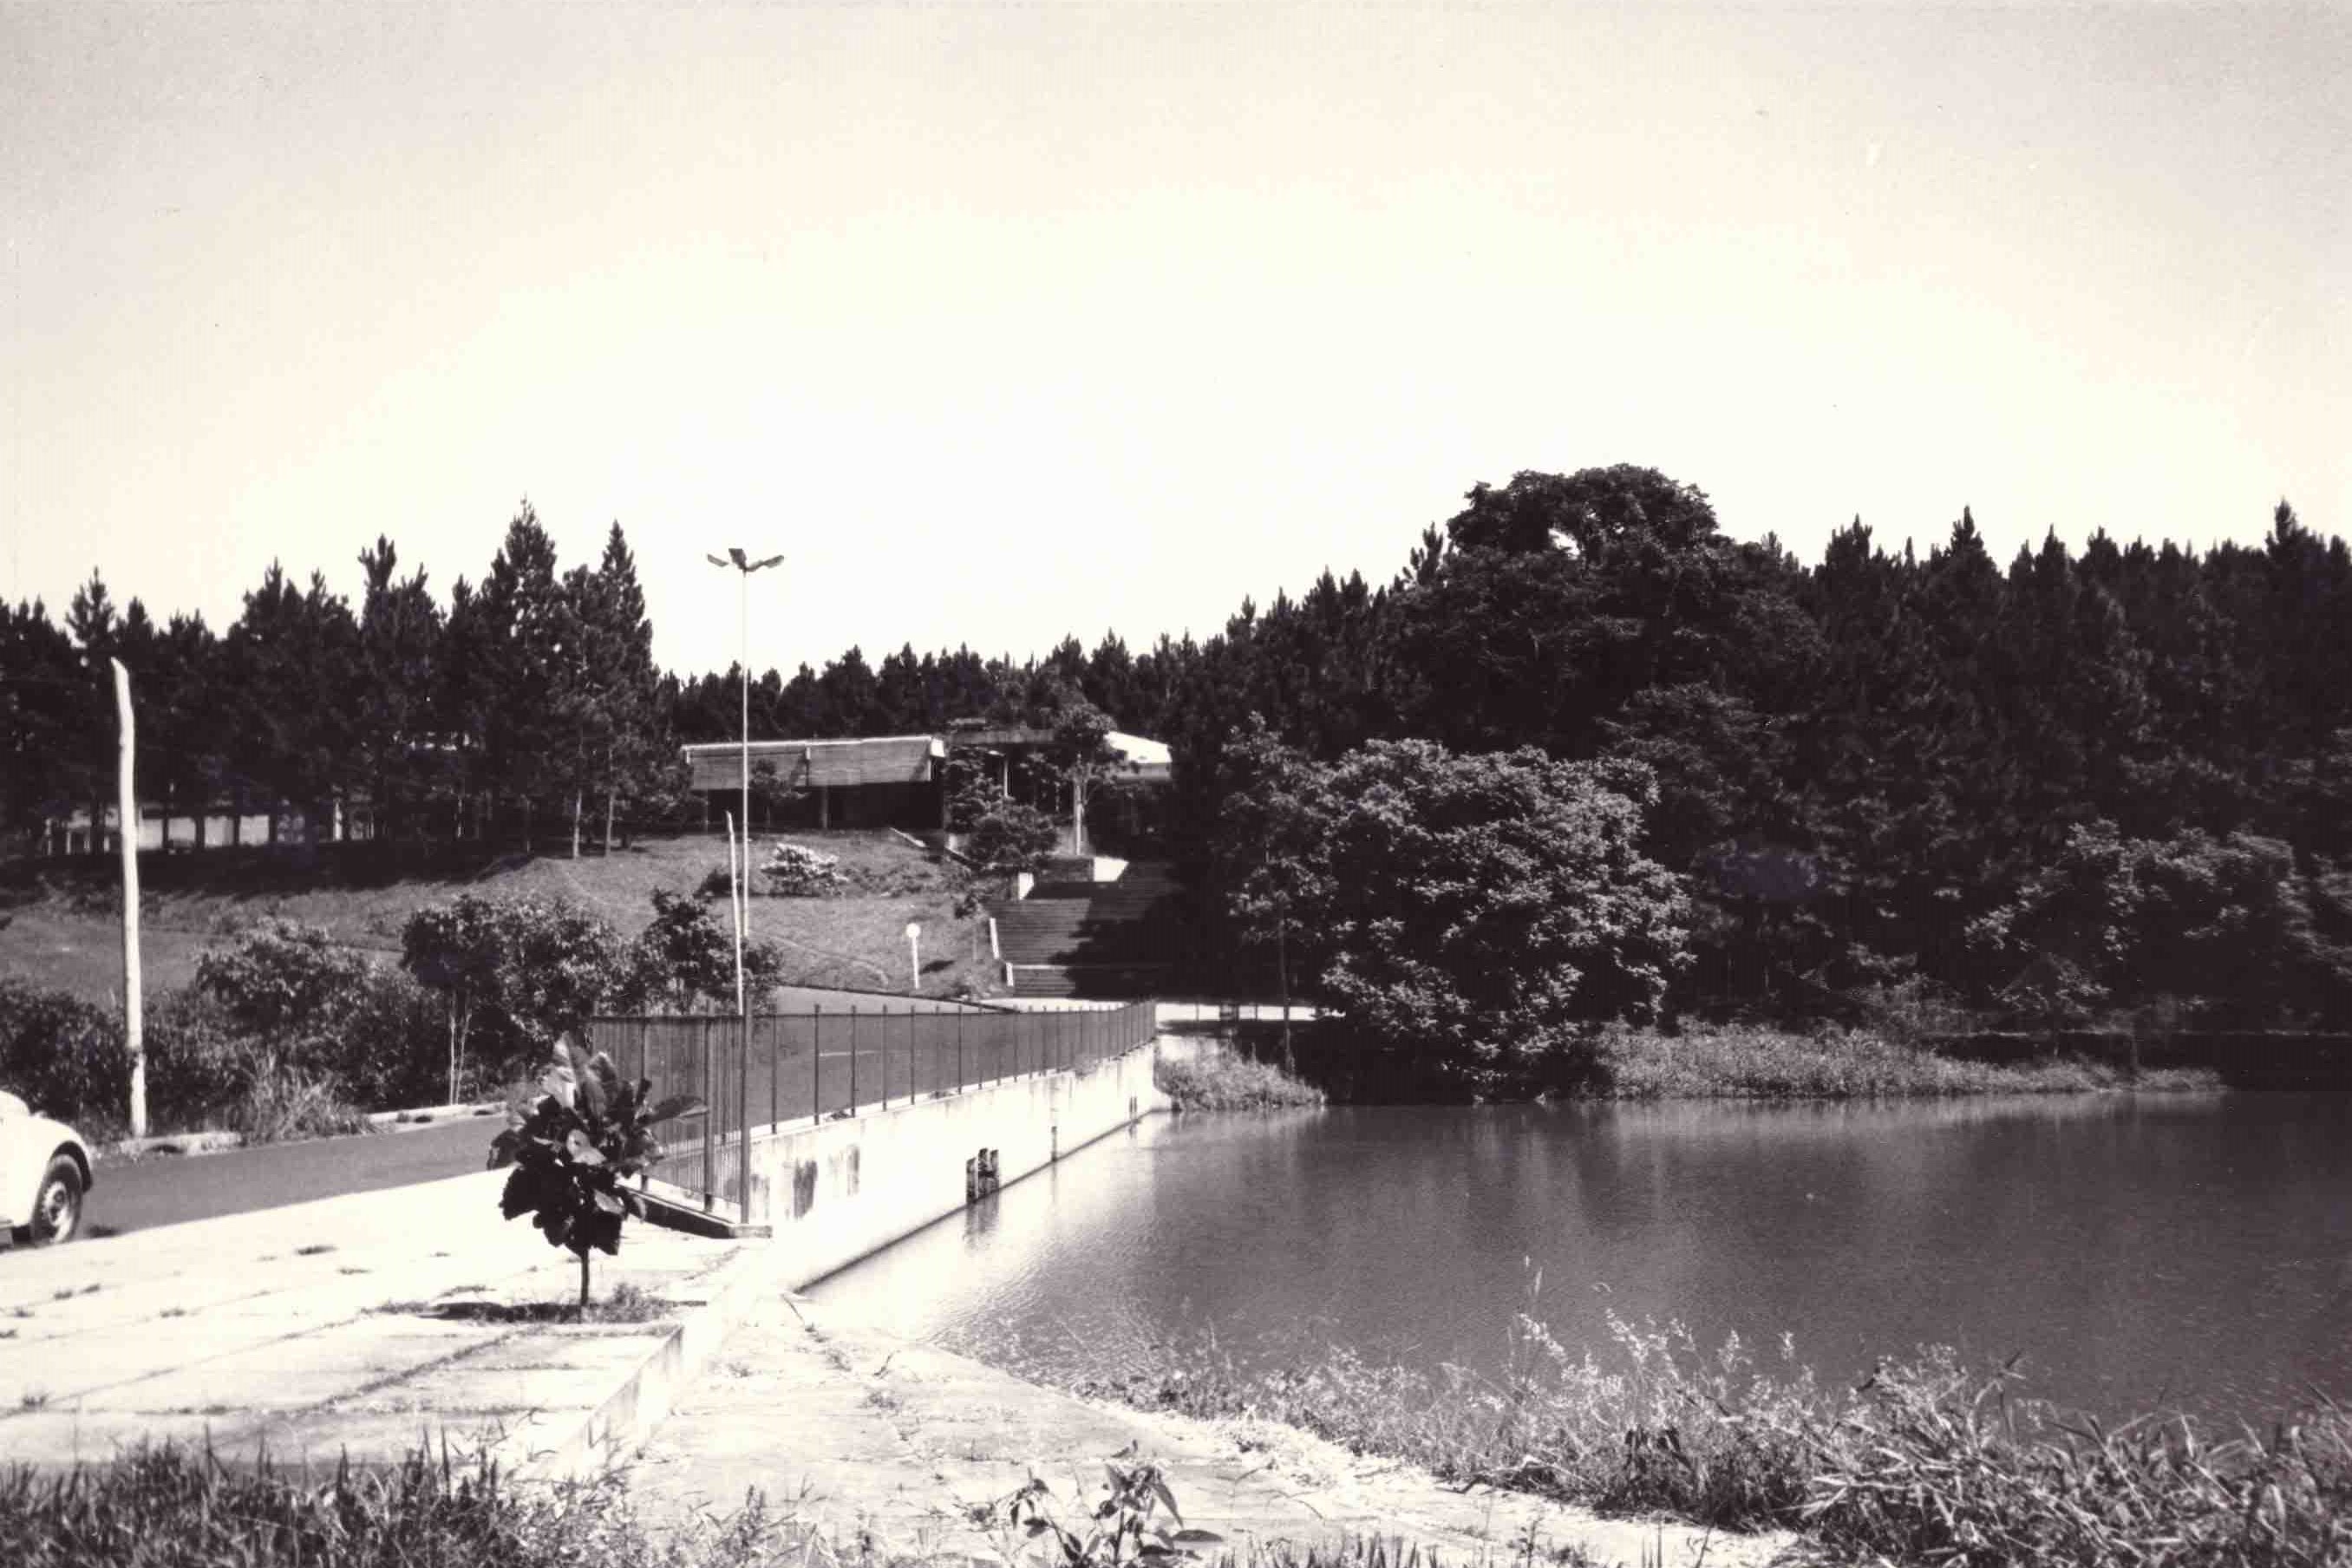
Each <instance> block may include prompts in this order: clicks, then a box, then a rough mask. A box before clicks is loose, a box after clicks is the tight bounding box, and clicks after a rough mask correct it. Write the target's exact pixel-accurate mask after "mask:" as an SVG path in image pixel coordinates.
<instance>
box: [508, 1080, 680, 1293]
mask: <svg viewBox="0 0 2352 1568" xmlns="http://www.w3.org/2000/svg"><path fill="white" fill-rule="evenodd" d="M539 1082H540V1088H541V1089H544V1090H545V1091H546V1092H545V1093H544V1094H542V1095H541V1097H540V1099H539V1101H538V1103H537V1104H535V1105H533V1106H532V1107H531V1108H530V1110H527V1111H526V1110H523V1109H522V1108H521V1107H520V1106H513V1107H510V1108H509V1110H508V1111H507V1130H506V1131H503V1132H501V1133H499V1135H498V1137H497V1138H496V1139H495V1140H494V1141H492V1142H491V1144H490V1169H492V1170H497V1169H499V1168H500V1167H501V1166H506V1165H511V1166H513V1167H514V1173H513V1174H511V1175H509V1177H508V1178H507V1184H506V1191H505V1192H504V1194H501V1195H500V1197H499V1212H500V1213H501V1214H503V1215H506V1217H507V1218H509V1219H513V1218H515V1217H516V1216H517V1215H526V1214H527V1215H530V1216H531V1224H532V1225H533V1226H536V1227H537V1228H538V1229H539V1232H540V1234H541V1235H542V1236H544V1237H547V1242H548V1245H549V1246H551V1247H570V1248H571V1249H572V1252H573V1253H574V1254H576V1255H577V1256H578V1257H579V1259H580V1307H581V1310H583V1311H585V1310H587V1307H588V1254H589V1253H590V1252H591V1251H603V1252H604V1253H606V1254H608V1255H613V1256H617V1255H618V1254H619V1253H620V1250H621V1221H622V1220H623V1219H624V1218H625V1216H627V1215H636V1216H637V1217H638V1218H640V1219H643V1218H644V1217H645V1213H646V1205H645V1199H644V1198H643V1197H642V1196H641V1195H640V1194H638V1193H637V1192H636V1191H635V1189H634V1188H632V1187H630V1186H628V1185H627V1182H628V1179H629V1178H630V1177H632V1176H635V1175H637V1174H639V1173H642V1172H643V1171H644V1170H645V1169H646V1167H647V1166H648V1165H651V1164H652V1163H654V1162H655V1161H656V1160H657V1159H659V1158H660V1157H661V1145H660V1143H659V1142H657V1141H656V1139H655V1137H654V1133H653V1127H654V1123H655V1122H656V1121H667V1120H668V1119H669V1118H671V1117H673V1116H690V1115H692V1114H694V1113H695V1112H696V1111H698V1110H701V1109H703V1104H702V1101H700V1100H696V1099H694V1098H692V1097H691V1096H688V1095H673V1096H671V1097H670V1098H669V1099H667V1100H660V1101H658V1102H656V1101H654V1100H652V1095H653V1087H654V1086H653V1084H652V1082H651V1080H649V1079H638V1080H637V1081H636V1082H635V1083H634V1084H632V1083H626V1082H624V1081H623V1080H622V1079H621V1075H620V1073H619V1072H618V1071H617V1070H615V1069H614V1066H613V1061H612V1058H609V1057H607V1056H605V1055H604V1053H603V1052H602V1051H598V1052H596V1053H595V1054H593V1055H591V1054H590V1053H589V1052H588V1051H586V1050H585V1049H583V1048H582V1047H581V1046H580V1045H579V1044H578V1043H576V1042H575V1041H573V1040H572V1038H571V1037H569V1036H566V1037H563V1038H562V1039H560V1040H558V1041H557V1042H556V1045H555V1060H554V1061H553V1062H552V1063H551V1065H550V1066H549V1068H548V1069H547V1072H546V1074H545V1076H544V1077H542V1078H541V1079H540V1080H539Z"/></svg>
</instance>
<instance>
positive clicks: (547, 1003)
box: [401, 893, 633, 1102]
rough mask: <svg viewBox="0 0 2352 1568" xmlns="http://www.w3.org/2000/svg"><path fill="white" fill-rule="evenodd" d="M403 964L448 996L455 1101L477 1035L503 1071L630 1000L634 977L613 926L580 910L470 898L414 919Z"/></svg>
mask: <svg viewBox="0 0 2352 1568" xmlns="http://www.w3.org/2000/svg"><path fill="white" fill-rule="evenodd" d="M401 964H402V967H404V968H405V969H406V970H407V971H408V972H409V973H411V974H412V975H414V976H415V978H416V980H417V982H418V983H419V984H422V985H425V987H427V988H428V989H430V990H433V991H436V992H439V993H440V994H442V996H443V998H444V1001H445V1005H446V1010H447V1018H448V1025H449V1091H450V1098H451V1100H452V1101H453V1102H454V1101H455V1100H457V1098H459V1096H460V1093H461V1091H462V1089H463V1088H464V1086H465V1085H466V1084H467V1082H469V1081H470V1079H469V1064H468V1060H467V1050H468V1047H469V1046H470V1045H471V1044H472V1043H473V1040H474V1037H475V1035H476V1034H477V1032H486V1033H487V1035H488V1040H489V1047H490V1048H489V1050H488V1052H486V1053H482V1054H483V1055H484V1056H485V1057H486V1058H487V1061H488V1068H490V1070H491V1071H493V1072H498V1071H503V1070H506V1069H507V1068H509V1067H510V1066H511V1065H513V1064H515V1063H517V1062H519V1061H522V1060H527V1059H529V1058H530V1057H531V1056H533V1055H535V1054H537V1053H538V1052H539V1051H541V1050H543V1049H545V1048H546V1047H547V1046H548V1044H549V1043H550V1042H551V1041H552V1040H553V1039H554V1038H555V1037H558V1036H560V1035H562V1034H563V1033H564V1032H565V1031H567V1030H572V1029H577V1028H579V1027H581V1026H583V1025H584V1024H585V1023H586V1022H587V1021H588V1019H589V1018H591V1017H592V1016H594V1015H595V1014H596V1012H597V1011H598V1010H599V1009H600V1008H603V1007H605V1006H608V1005H611V1004H612V1003H613V1002H614V1001H615V1000H616V999H619V998H622V997H625V996H626V994H628V991H629V987H630V984H631V980H632V973H633V972H632V967H631V964H630V963H629V953H628V951H627V949H626V948H625V946H624V944H623V943H622V942H621V941H620V939H619V938H618V937H616V936H615V935H614V932H613V930H612V928H611V927H610V926H607V925H606V924H605V923H604V921H601V920H599V919H598V918H597V917H596V916H595V915H593V914H592V913H590V912H589V911H588V910H583V909H582V908H581V907H579V906H578V905H576V904H572V903H570V902H567V901H565V900H560V899H545V898H537V897H528V896H526V897H518V898H505V899H486V898H483V897H481V896H480V895H478V894H474V893H460V894H459V895H458V896H457V898H455V899H453V900H450V901H449V902H448V903H446V904H439V905H434V906H430V907H428V908H425V909H422V910H417V911H416V913H415V914H414V915H411V916H410V917H409V919H408V923H407V924H406V925H405V926H404V928H403V929H402V931H401Z"/></svg>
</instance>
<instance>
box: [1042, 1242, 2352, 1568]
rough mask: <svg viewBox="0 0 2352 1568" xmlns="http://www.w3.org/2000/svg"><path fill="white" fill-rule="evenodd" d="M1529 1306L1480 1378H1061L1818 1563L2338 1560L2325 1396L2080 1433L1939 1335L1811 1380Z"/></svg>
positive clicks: (2330, 1409) (1785, 1348) (2274, 1564)
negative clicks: (1773, 1533)
mask: <svg viewBox="0 0 2352 1568" xmlns="http://www.w3.org/2000/svg"><path fill="white" fill-rule="evenodd" d="M1538 1278H1539V1277H1538ZM1533 1305H1534V1301H1533V1300H1532V1292H1531V1300H1530V1302H1529V1309H1530V1310H1528V1311H1524V1312H1521V1313H1520V1314H1518V1315H1517V1318H1516V1320H1515V1322H1514V1329H1513V1336H1512V1343H1513V1354H1512V1357H1511V1361H1510V1363H1509V1367H1508V1369H1507V1373H1506V1374H1505V1375H1504V1376H1503V1377H1502V1378H1501V1379H1500V1380H1499V1381H1488V1380H1485V1379H1481V1378H1478V1377H1475V1376H1474V1375H1472V1374H1471V1373H1467V1372H1466V1371H1464V1370H1463V1369H1460V1368H1448V1369H1446V1370H1445V1371H1444V1373H1441V1374H1438V1375H1435V1376H1432V1375H1431V1374H1428V1373H1422V1372H1419V1371H1416V1370H1413V1369H1410V1368H1403V1367H1384V1366H1376V1365H1373V1364H1370V1363H1367V1362H1365V1361H1363V1360H1362V1359H1361V1358H1360V1357H1359V1356H1357V1355H1356V1354H1354V1353H1353V1352H1349V1351H1348V1350H1346V1349H1345V1348H1335V1349H1332V1350H1329V1351H1328V1352H1324V1353H1323V1354H1322V1355H1320V1356H1319V1357H1312V1358H1307V1359H1305V1360H1303V1361H1302V1362H1300V1363H1298V1364H1295V1365H1294V1366H1292V1367H1289V1368H1286V1369H1285V1370H1282V1371H1279V1372H1272V1373H1240V1372H1237V1371H1236V1370H1235V1369H1234V1366H1233V1365H1232V1363H1230V1362H1229V1361H1226V1360H1223V1358H1221V1357H1220V1356H1218V1355H1217V1354H1216V1353H1215V1352H1213V1349H1212V1350H1209V1351H1207V1352H1202V1353H1199V1354H1196V1355H1193V1356H1192V1357H1190V1358H1188V1359H1186V1360H1184V1361H1181V1362H1175V1361H1171V1363H1169V1364H1168V1365H1165V1366H1162V1367H1160V1368H1158V1369H1155V1370H1152V1371H1150V1372H1147V1373H1139V1374H1137V1375H1133V1376H1129V1377H1127V1378H1124V1379H1120V1380H1118V1381H1116V1382H1114V1383H1111V1384H1097V1385H1095V1386H1092V1387H1089V1388H1086V1389H1083V1390H1082V1392H1089V1393H1097V1394H1110V1395H1112V1396H1114V1397H1118V1398H1121V1399H1124V1400H1126V1401H1128V1402H1129V1403H1132V1404H1137V1405H1143V1406H1145V1407H1147V1408H1163V1409H1173V1410H1176V1411H1179V1412H1181V1413H1183V1414H1187V1415H1194V1416H1201V1417H1207V1418H1222V1417H1231V1416H1238V1415H1250V1416H1255V1417H1259V1418H1264V1419H1267V1420H1273V1421H1279V1422H1284V1423H1286V1424H1289V1425H1291V1426H1298V1427H1300V1428H1302V1429H1304V1430H1307V1431H1309V1432H1312V1433H1315V1434H1316V1435H1318V1436H1322V1437H1325V1438H1328V1439H1329V1440H1331V1441H1334V1442H1337V1443H1339V1444H1341V1445H1343V1446H1345V1447H1349V1448H1350V1449H1352V1450H1354V1451H1356V1452H1359V1453H1365V1454H1377V1455H1383V1456H1389V1457H1392V1458H1401V1459H1404V1460H1407V1461H1409V1462H1412V1463H1413V1464H1416V1465H1420V1466H1422V1467H1424V1468H1428V1469H1430V1470H1431V1471H1433V1472H1434V1473H1435V1474H1436V1475H1437V1476H1439V1477H1440V1478H1441V1479H1445V1480H1447V1481H1451V1482H1454V1483H1455V1484H1464V1485H1466V1484H1472V1483H1484V1484H1488V1485H1493V1486H1497V1487H1502V1488H1507V1489H1514V1490H1518V1491H1524V1492H1530V1493H1535V1494H1538V1495H1542V1496H1547V1497H1551V1498H1556V1499H1559V1500H1564V1501H1569V1502H1574V1503H1580V1504H1583V1505H1585V1506H1589V1507H1592V1508H1595V1509H1598V1510H1603V1511H1607V1512H1613V1513H1651V1514H1657V1513H1663V1514H1670V1515H1674V1516H1675V1517H1679V1518H1683V1519H1686V1520H1689V1521H1693V1522H1696V1523H1700V1524H1706V1525H1711V1526H1716V1527H1719V1528H1725V1529H1730V1530H1739V1531H1748V1530H1757V1529H1765V1528H1779V1529H1788V1530H1793V1531H1798V1532H1800V1533H1801V1535H1802V1536H1803V1537H1804V1538H1806V1540H1807V1541H1808V1542H1810V1543H1811V1545H1812V1546H1813V1547H1814V1548H1816V1549H1818V1550H1819V1551H1820V1552H1822V1553H1823V1554H1826V1555H1827V1556H1829V1557H1830V1558H1832V1559H1835V1560H1841V1561H1852V1562H1887V1563H1937V1564H1958V1565H1966V1568H1977V1565H1983V1568H1991V1565H1993V1564H1997V1563H2049V1564H2082V1565H2084V1568H2088V1565H2091V1564H2100V1565H2105V1564H2113V1563H2138V1564H2149V1565H2171V1564H2183V1565H2185V1564H2189V1563H2200V1564H2203V1563H2218V1564H2247V1565H2253V1564H2263V1565H2270V1568H2305V1565H2306V1564H2307V1565H2311V1568H2317V1565H2319V1564H2323V1563H2335V1564H2341V1563H2345V1562H2347V1561H2352V1556H2347V1554H2352V1413H2347V1412H2346V1411H2344V1410H2342V1409H2339V1408H2336V1407H2335V1406H2333V1405H2323V1406H2322V1407H2321V1408H2320V1409H2319V1410H2318V1411H2316V1412H2315V1413H2314V1414H2312V1415H2309V1416H2307V1417H2305V1418H2304V1419H2302V1420H2300V1421H2298V1422H2295V1423H2293V1424H2286V1423H2282V1424H2281V1425H2279V1426H2277V1427H2275V1428H2274V1429H2273V1430H2272V1431H2271V1432H2269V1433H2267V1434H2263V1433H2257V1432H2253V1431H2251V1430H2248V1431H2243V1432H2241V1433H2240V1434H2238V1435H2236V1436H2231V1437H2227V1438H2224V1439H2221V1440H2218V1441H2217V1440H2215V1439H2213V1438H2212V1437H2210V1436H2209V1435H2208V1434H2207V1433H2205V1432H2203V1431H2201V1430H2200V1429H2199V1428H2198V1427H2197V1426H2194V1425H2193V1424H2192V1423H2190V1422H2189V1421H2188V1420H2187V1419H2185V1418H2176V1419H2170V1420H2161V1419H2158V1418H2154V1417H2150V1418H2145V1419H2142V1420H2139V1421H2136V1422H2132V1423H2129V1424H2126V1426H2120V1427H2116V1428H2103V1427H2100V1426H2097V1425H2095V1424H2094V1423H2091V1422H2088V1421H2085V1420H2083V1419H2081V1418H2079V1417H2074V1416H2070V1415H2066V1414H2065V1413H2063V1412H2060V1411H2057V1410H2054V1409H2053V1408H2051V1407H2049V1406H2047V1405H2040V1404H2038V1403H2035V1402H2032V1401H2027V1400H2022V1399H2017V1398H2013V1397H2012V1395H2011V1384H2010V1381H2009V1379H2008V1377H2007V1375H2006V1373H2005V1371H2003V1370H1997V1371H1994V1372H1992V1373H1973V1372H1971V1371H1969V1370H1968V1369H1966V1368H1964V1367H1963V1366H1961V1365H1960V1364H1959V1363H1958V1359H1957V1357H1955V1356H1954V1355H1953V1353H1952V1352H1949V1351H1942V1350H1935V1351H1928V1352H1922V1354H1921V1355H1920V1357H1919V1358H1918V1359H1916V1360H1915V1361H1913V1362H1910V1363H1893V1364H1886V1365H1882V1366H1881V1367H1880V1369H1879V1370H1878V1371H1877V1373H1874V1375H1873V1377H1872V1378H1871V1379H1870V1380H1869V1381H1868V1382H1866V1383H1865V1384H1864V1385H1863V1386H1862V1387H1860V1388H1858V1389H1853V1390H1844V1389H1837V1390H1831V1389H1825V1388H1823V1387H1822V1386H1821V1385H1820V1384H1819V1383H1818V1382H1817V1381H1816V1380H1815V1378H1814V1376H1813V1374H1812V1373H1811V1371H1810V1370H1809V1369H1807V1368H1805V1367H1803V1366H1801V1365H1800V1364H1799V1363H1798V1362H1797V1360H1796V1356H1795V1352H1794V1348H1793V1346H1792V1344H1791V1343H1790V1342H1789V1341H1788V1340H1787V1339H1786V1338H1784V1339H1783V1340H1782V1342H1781V1343H1780V1346H1779V1347H1778V1349H1777V1352H1776V1353H1775V1354H1774V1355H1773V1356H1772V1357H1771V1358H1770V1359H1769V1363H1767V1364H1760V1365H1759V1363H1758V1362H1757V1360H1756V1359H1755V1358H1754V1357H1753V1356H1752V1355H1751V1354H1750V1352H1749V1351H1748V1347H1746V1346H1745V1345H1743V1344H1742V1343H1741V1342H1739V1341H1738V1339H1737V1338H1736V1337H1735V1338H1734V1339H1732V1340H1731V1341H1729V1342H1727V1343H1726V1344H1725V1345H1724V1346H1723V1347H1722V1348H1720V1349H1719V1350H1717V1351H1715V1352H1703V1351H1702V1350H1701V1349H1700V1347H1698V1346H1697V1345H1696V1343H1694V1342H1693V1341H1692V1339H1691V1336H1690V1335H1689V1333H1688V1332H1687V1331H1685V1330H1684V1329H1682V1328H1681V1327H1680V1326H1679V1325H1676V1324H1669V1325H1667V1326H1665V1327H1664V1328H1660V1327H1658V1326H1656V1325H1654V1324H1642V1325H1638V1326H1637V1325H1633V1324H1630V1323H1626V1322H1623V1321H1617V1320H1614V1319H1612V1342H1611V1343H1610V1344H1609V1346H1607V1347H1606V1349H1605V1350H1604V1351H1602V1352H1594V1351H1592V1350H1591V1349H1586V1350H1583V1351H1582V1352H1570V1351H1569V1350H1568V1349H1566V1348H1565V1347H1563V1346H1561V1345H1560V1344H1559V1342H1556V1341H1555V1340H1554V1339H1553V1338H1552V1336H1551V1334H1550V1333H1549V1331H1548V1330H1547V1329H1546V1328H1545V1327H1544V1326H1543V1324H1542V1322H1541V1321H1539V1320H1538V1318H1537V1317H1536V1316H1535V1315H1534V1312H1533V1310H1532V1308H1533Z"/></svg>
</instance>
